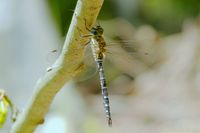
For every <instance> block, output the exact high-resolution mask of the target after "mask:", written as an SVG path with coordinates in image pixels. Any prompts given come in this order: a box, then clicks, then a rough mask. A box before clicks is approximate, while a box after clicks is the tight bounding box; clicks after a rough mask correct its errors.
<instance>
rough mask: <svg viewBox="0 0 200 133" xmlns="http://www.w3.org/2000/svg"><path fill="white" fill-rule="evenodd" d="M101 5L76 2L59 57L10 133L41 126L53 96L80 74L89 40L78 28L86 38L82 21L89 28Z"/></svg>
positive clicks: (25, 132) (30, 132) (91, 1)
mask: <svg viewBox="0 0 200 133" xmlns="http://www.w3.org/2000/svg"><path fill="white" fill-rule="evenodd" d="M102 4H103V0H78V2H77V5H76V9H75V11H74V15H73V18H72V22H71V25H70V27H69V30H68V34H67V37H66V40H65V43H64V46H63V49H62V52H61V55H60V56H59V58H58V59H57V61H56V62H55V64H54V65H53V66H52V67H51V69H49V70H48V71H47V72H46V74H45V75H44V77H42V78H41V79H39V80H38V82H37V84H36V86H35V92H34V93H33V95H32V97H31V99H30V102H29V104H28V106H27V107H26V108H25V110H24V112H22V113H21V114H20V115H19V118H17V121H16V122H15V124H14V125H13V127H12V129H11V133H33V132H34V130H35V128H36V127H37V126H38V125H39V124H42V123H43V122H44V116H45V114H46V113H47V112H48V109H49V106H50V104H51V102H52V100H53V98H54V97H55V95H56V93H57V92H58V91H59V90H60V89H61V88H62V87H63V85H64V84H65V83H66V82H67V81H69V80H70V79H72V78H73V77H74V76H75V75H76V74H77V73H79V72H80V71H81V70H82V68H83V67H82V66H83V65H81V64H82V60H83V54H84V46H83V45H84V44H85V43H86V42H87V41H88V40H87V39H83V38H80V34H79V32H78V30H77V27H78V28H79V29H81V32H83V34H88V31H87V30H86V28H85V25H84V19H86V21H87V24H88V27H91V26H92V25H93V24H94V23H95V21H96V18H97V15H98V13H99V11H100V9H101V6H102ZM74 62H76V63H74Z"/></svg>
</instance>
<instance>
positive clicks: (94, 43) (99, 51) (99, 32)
mask: <svg viewBox="0 0 200 133" xmlns="http://www.w3.org/2000/svg"><path fill="white" fill-rule="evenodd" d="M84 21H85V27H86V29H87V30H88V31H89V32H90V34H89V35H82V36H81V37H82V38H85V37H89V39H90V40H89V42H88V43H90V47H91V49H92V53H93V57H94V60H95V62H96V65H97V70H98V72H99V79H100V85H101V93H102V98H103V104H104V110H105V113H106V118H107V121H108V125H109V126H112V118H111V111H110V102H109V97H108V88H107V82H106V77H105V72H104V66H103V62H104V59H105V54H106V41H105V39H104V37H103V32H104V30H103V28H102V27H101V26H100V25H97V26H94V27H92V28H91V29H89V28H88V27H87V25H86V19H84ZM88 43H87V44H88Z"/></svg>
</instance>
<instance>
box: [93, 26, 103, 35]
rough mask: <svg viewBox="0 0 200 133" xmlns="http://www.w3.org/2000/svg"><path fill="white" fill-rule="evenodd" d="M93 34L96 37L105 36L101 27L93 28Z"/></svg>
mask: <svg viewBox="0 0 200 133" xmlns="http://www.w3.org/2000/svg"><path fill="white" fill-rule="evenodd" d="M91 33H92V34H93V35H95V36H101V35H102V34H103V28H102V27H101V26H100V25H97V26H95V27H92V29H91Z"/></svg>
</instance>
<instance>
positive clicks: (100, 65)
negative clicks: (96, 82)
mask: <svg viewBox="0 0 200 133" xmlns="http://www.w3.org/2000/svg"><path fill="white" fill-rule="evenodd" d="M96 63H97V67H98V71H99V78H100V84H101V92H102V96H103V103H104V109H105V112H106V118H107V119H108V125H109V126H111V125H112V119H111V113H110V105H109V98H108V89H107V84H106V79H105V75H104V69H103V60H101V59H98V60H96Z"/></svg>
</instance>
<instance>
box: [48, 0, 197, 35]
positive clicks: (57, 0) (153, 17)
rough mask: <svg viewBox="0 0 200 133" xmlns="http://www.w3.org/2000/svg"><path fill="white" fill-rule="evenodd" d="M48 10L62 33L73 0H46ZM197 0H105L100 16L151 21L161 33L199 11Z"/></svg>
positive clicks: (174, 28)
mask: <svg viewBox="0 0 200 133" xmlns="http://www.w3.org/2000/svg"><path fill="white" fill-rule="evenodd" d="M48 3H49V7H50V10H51V13H52V15H53V17H54V20H55V23H56V24H57V26H58V28H59V30H60V32H61V33H62V34H63V35H65V34H66V31H67V29H68V26H69V24H70V21H71V16H72V13H73V9H74V7H75V5H76V0H70V1H66V0H48ZM199 10H200V2H199V0H190V1H188V0H166V1H161V0H124V1H121V0H107V1H105V2H104V6H103V8H102V10H101V13H100V15H99V19H100V20H108V19H112V18H116V17H120V18H124V19H126V20H128V21H129V22H131V23H132V24H134V25H136V26H140V25H143V24H150V25H152V26H153V27H154V28H156V29H157V30H158V31H160V32H163V33H167V34H169V33H174V32H179V31H180V30H181V26H182V24H183V21H184V20H185V19H188V18H196V17H197V16H198V15H199Z"/></svg>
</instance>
